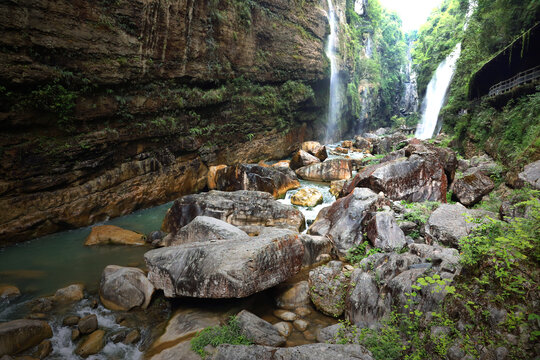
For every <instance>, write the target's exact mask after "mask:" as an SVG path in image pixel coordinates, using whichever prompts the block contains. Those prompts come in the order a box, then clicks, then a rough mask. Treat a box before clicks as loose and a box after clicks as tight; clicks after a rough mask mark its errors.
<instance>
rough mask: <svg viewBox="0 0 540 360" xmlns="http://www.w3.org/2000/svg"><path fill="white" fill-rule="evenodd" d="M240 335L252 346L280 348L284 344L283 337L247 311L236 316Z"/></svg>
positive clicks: (270, 325)
mask: <svg viewBox="0 0 540 360" xmlns="http://www.w3.org/2000/svg"><path fill="white" fill-rule="evenodd" d="M236 319H237V322H238V325H239V327H240V329H241V330H242V333H243V334H244V335H245V336H246V337H247V338H248V339H249V340H251V341H253V343H254V344H258V345H267V346H281V345H283V344H285V337H283V336H282V335H281V334H280V333H279V331H278V330H277V329H276V328H275V327H274V326H273V325H272V324H270V323H269V322H268V321H266V320H263V319H261V318H260V317H258V316H257V315H255V314H252V313H251V312H249V311H247V310H242V311H240V312H239V313H238V315H236Z"/></svg>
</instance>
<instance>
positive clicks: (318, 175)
mask: <svg viewBox="0 0 540 360" xmlns="http://www.w3.org/2000/svg"><path fill="white" fill-rule="evenodd" d="M296 174H297V175H298V176H299V177H301V178H302V179H304V180H311V181H324V182H330V181H334V180H346V179H349V178H350V177H351V176H352V173H351V164H350V161H349V160H346V159H330V160H326V161H324V162H322V163H318V164H312V165H308V166H304V167H301V168H299V169H297V170H296Z"/></svg>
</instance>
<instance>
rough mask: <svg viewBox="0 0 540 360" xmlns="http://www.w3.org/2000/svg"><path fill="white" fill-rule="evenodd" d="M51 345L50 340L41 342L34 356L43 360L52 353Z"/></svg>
mask: <svg viewBox="0 0 540 360" xmlns="http://www.w3.org/2000/svg"><path fill="white" fill-rule="evenodd" d="M52 350H53V348H52V343H51V341H50V340H43V341H42V342H41V343H40V344H39V345H38V346H37V348H36V351H35V352H34V356H35V357H36V358H38V359H45V358H46V357H47V356H49V354H50V353H51V352H52Z"/></svg>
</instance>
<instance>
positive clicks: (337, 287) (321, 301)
mask: <svg viewBox="0 0 540 360" xmlns="http://www.w3.org/2000/svg"><path fill="white" fill-rule="evenodd" d="M342 266H343V264H342V263H341V262H340V261H331V262H329V263H328V264H327V265H323V266H319V267H317V268H315V269H313V270H311V271H310V272H309V296H310V297H311V301H313V304H314V305H315V307H316V308H317V309H318V310H319V311H320V312H322V313H323V314H326V315H329V316H335V317H338V316H340V315H341V314H342V313H343V311H344V310H345V294H346V292H347V287H348V285H349V279H348V278H347V277H346V276H345V275H344V274H343V273H342V272H341V270H342Z"/></svg>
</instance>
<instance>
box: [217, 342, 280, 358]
mask: <svg viewBox="0 0 540 360" xmlns="http://www.w3.org/2000/svg"><path fill="white" fill-rule="evenodd" d="M275 351H276V348H275V347H270V346H261V345H228V344H223V345H219V346H218V347H217V348H216V352H215V353H214V355H213V356H212V360H231V359H234V360H254V359H257V360H274V359H275V358H274V352H275Z"/></svg>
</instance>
